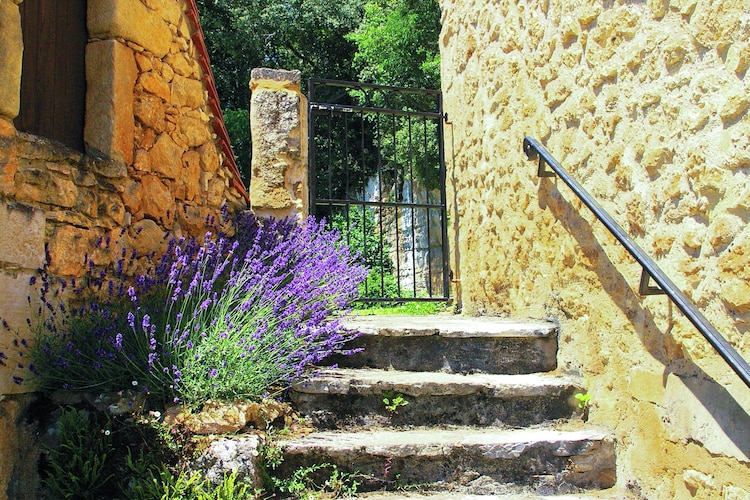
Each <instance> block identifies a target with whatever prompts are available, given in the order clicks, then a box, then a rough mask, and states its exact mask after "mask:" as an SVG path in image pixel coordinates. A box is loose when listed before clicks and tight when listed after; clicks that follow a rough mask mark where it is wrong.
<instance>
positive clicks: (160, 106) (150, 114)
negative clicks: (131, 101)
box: [134, 94, 166, 131]
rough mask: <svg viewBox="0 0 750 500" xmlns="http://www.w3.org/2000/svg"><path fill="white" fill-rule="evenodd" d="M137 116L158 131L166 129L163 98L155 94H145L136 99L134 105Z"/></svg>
mask: <svg viewBox="0 0 750 500" xmlns="http://www.w3.org/2000/svg"><path fill="white" fill-rule="evenodd" d="M134 112H135V117H136V118H138V119H139V120H140V121H141V122H142V123H143V124H144V125H146V126H147V127H151V128H153V129H155V130H156V131H162V130H164V126H165V120H166V118H165V114H164V103H163V101H162V99H159V97H157V96H155V95H150V94H143V95H141V96H139V97H138V98H137V99H136V102H135V107H134Z"/></svg>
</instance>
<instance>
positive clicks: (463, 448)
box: [277, 425, 615, 494]
mask: <svg viewBox="0 0 750 500" xmlns="http://www.w3.org/2000/svg"><path fill="white" fill-rule="evenodd" d="M279 444H280V446H281V449H282V450H283V453H284V461H283V462H282V464H281V465H280V468H279V469H277V470H279V471H280V472H281V473H282V474H283V475H286V476H290V475H291V474H292V473H293V471H295V470H298V469H300V468H301V467H308V466H310V465H312V464H334V465H336V466H337V467H338V468H339V470H340V471H342V472H345V473H351V474H356V475H357V479H358V480H359V481H361V483H360V487H359V490H360V491H367V490H381V489H395V488H398V487H403V486H405V485H419V487H420V488H421V489H422V490H426V489H430V488H432V487H434V488H437V489H445V488H446V485H448V484H461V483H462V482H466V481H467V479H468V480H476V479H478V478H480V477H482V478H485V480H486V481H488V482H492V483H494V484H497V485H498V487H502V485H507V484H509V483H512V484H513V486H514V487H527V488H531V491H535V490H538V489H540V488H542V489H544V490H545V492H546V493H545V494H554V493H556V492H557V490H559V489H561V488H570V487H575V488H610V487H612V486H614V484H615V461H614V459H615V455H614V442H613V439H612V437H611V436H610V434H609V433H608V432H606V431H604V430H602V429H598V428H593V427H588V426H587V427H582V426H581V425H571V426H543V427H539V428H527V429H522V430H498V429H476V428H461V427H459V428H417V429H412V430H368V431H359V432H342V431H324V432H317V433H313V434H310V435H307V436H304V437H301V438H297V439H293V440H288V441H283V440H282V441H280V443H279ZM318 479H319V480H320V481H324V480H325V478H324V477H320V478H318ZM498 491H499V490H498ZM566 491H570V490H566Z"/></svg>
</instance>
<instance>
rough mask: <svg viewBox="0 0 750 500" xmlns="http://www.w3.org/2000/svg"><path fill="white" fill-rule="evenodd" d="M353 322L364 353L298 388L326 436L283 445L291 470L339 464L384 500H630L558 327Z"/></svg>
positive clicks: (285, 467)
mask: <svg viewBox="0 0 750 500" xmlns="http://www.w3.org/2000/svg"><path fill="white" fill-rule="evenodd" d="M347 327H348V328H352V329H357V330H359V331H360V332H362V334H363V335H362V336H361V337H359V338H358V339H356V340H355V341H354V342H353V343H352V345H351V347H353V348H358V347H361V348H363V351H362V352H360V353H358V354H355V355H354V356H350V357H343V356H342V357H334V359H331V360H330V361H331V363H332V364H334V363H335V364H337V365H338V367H330V368H325V369H323V371H322V372H321V373H320V375H319V376H318V377H316V378H315V379H313V380H311V381H309V382H306V383H304V384H300V385H298V386H296V387H294V388H293V390H292V394H291V397H292V401H293V404H294V406H295V408H296V409H297V411H298V412H300V413H301V414H302V415H305V416H307V417H308V418H309V419H310V421H311V422H312V423H313V424H314V426H315V427H316V428H317V429H319V431H318V432H315V433H312V434H309V435H307V436H304V437H300V438H295V439H289V440H287V441H282V443H281V446H282V449H283V450H284V462H283V464H282V470H281V472H282V474H291V473H292V472H293V471H294V470H296V469H298V468H300V467H306V466H310V465H312V464H322V463H328V464H335V465H337V466H338V468H339V469H340V470H342V471H345V472H349V473H357V479H358V481H360V485H359V487H358V491H378V492H379V493H370V494H367V495H366V496H368V497H373V498H376V497H377V498H379V497H383V498H404V497H415V496H425V495H430V496H435V498H474V497H475V496H478V495H479V496H481V495H485V496H486V495H492V496H495V497H497V496H500V497H503V496H506V497H508V498H510V497H512V498H537V497H538V496H540V495H542V496H544V495H561V494H568V495H570V494H573V495H577V496H573V497H567V498H588V497H589V496H595V497H599V498H617V497H618V496H617V495H616V494H615V493H614V492H612V491H611V490H607V488H611V487H612V486H613V485H614V484H615V453H614V440H613V438H612V436H611V434H610V433H609V432H608V431H607V430H606V429H601V428H597V427H594V426H591V425H588V424H585V423H584V422H583V419H582V418H581V411H580V410H579V409H578V408H577V402H576V400H575V397H574V395H575V394H576V393H579V392H585V389H584V388H583V387H581V385H580V382H579V381H577V380H576V379H575V378H572V377H567V376H563V375H559V374H556V373H555V372H554V370H555V369H556V365H557V363H556V352H557V333H558V331H557V327H556V326H555V325H554V324H552V323H547V322H515V321H508V320H503V319H499V318H462V317H456V316H433V317H401V316H391V317H362V318H357V319H353V320H349V322H348V324H347ZM384 399H385V400H387V401H388V403H387V404H386V403H385V402H384ZM386 490H389V491H391V492H389V493H383V492H384V491H386ZM393 490H395V491H393ZM580 495H585V496H580Z"/></svg>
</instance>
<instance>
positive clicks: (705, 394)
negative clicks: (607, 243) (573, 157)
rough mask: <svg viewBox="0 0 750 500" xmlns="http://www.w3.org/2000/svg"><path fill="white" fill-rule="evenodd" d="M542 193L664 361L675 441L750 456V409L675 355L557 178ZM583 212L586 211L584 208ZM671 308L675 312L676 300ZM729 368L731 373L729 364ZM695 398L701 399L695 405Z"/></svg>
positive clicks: (542, 202)
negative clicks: (563, 194)
mask: <svg viewBox="0 0 750 500" xmlns="http://www.w3.org/2000/svg"><path fill="white" fill-rule="evenodd" d="M538 195H539V207H540V208H541V209H543V210H544V209H549V210H550V211H551V212H552V214H553V215H554V216H555V218H556V219H557V220H558V221H560V223H561V224H562V225H563V226H564V227H565V229H566V230H567V231H568V233H569V234H571V235H572V236H573V237H574V238H575V239H576V241H577V242H578V244H579V246H580V247H581V249H582V251H583V253H584V254H585V255H586V256H587V257H588V258H589V259H590V261H591V262H592V266H591V267H590V269H591V270H592V271H593V272H594V273H596V275H597V276H598V278H599V281H600V282H601V285H602V288H603V290H604V291H605V292H606V293H607V294H608V295H609V296H610V297H611V298H612V300H613V301H614V302H615V303H616V304H617V306H618V307H619V308H620V310H621V311H622V312H623V313H624V314H625V315H626V316H627V317H628V319H629V320H630V322H631V324H632V325H633V329H634V330H635V331H636V332H637V334H638V336H639V338H640V340H641V342H642V344H643V347H644V348H645V349H646V350H647V351H648V352H649V353H650V354H651V355H652V356H653V357H654V358H655V359H657V360H658V361H659V362H660V363H662V364H663V365H664V374H663V379H662V387H663V388H664V389H665V395H664V401H663V402H658V403H657V404H658V406H659V407H660V408H661V409H662V411H663V412H664V415H663V420H664V422H665V428H666V431H667V435H669V436H673V439H674V440H675V441H677V440H686V439H690V440H695V441H698V442H701V443H702V444H704V446H705V447H706V448H707V449H708V451H710V452H712V453H715V454H722V455H724V454H726V455H731V456H735V457H736V458H738V459H740V460H744V461H748V460H750V414H748V411H746V410H745V409H744V408H743V407H742V406H741V405H740V404H739V403H738V402H737V401H736V400H735V398H734V397H733V396H732V395H731V394H730V393H729V392H728V391H727V390H726V389H725V388H724V387H723V386H722V385H720V384H719V383H717V382H716V381H715V380H714V379H713V378H711V377H710V376H709V375H708V374H706V373H705V372H704V371H703V370H702V369H701V368H700V367H699V366H698V365H697V364H695V363H694V362H693V361H692V360H690V359H688V358H677V357H674V356H671V355H670V352H673V351H674V350H675V347H677V346H674V340H672V338H671V336H670V335H669V332H668V331H667V332H662V331H661V329H660V328H659V327H658V325H657V324H656V322H655V321H654V317H653V315H652V314H651V312H650V311H649V310H648V309H646V308H645V307H643V305H642V299H641V297H640V296H639V295H637V294H636V293H635V292H634V291H633V290H632V288H631V287H630V286H629V285H628V282H627V280H626V279H625V277H624V276H623V275H622V274H621V273H620V272H619V271H618V270H617V269H616V268H615V266H614V265H613V264H612V262H611V261H610V260H609V258H607V254H606V253H605V251H604V249H603V248H602V246H601V245H600V244H599V243H598V242H597V241H596V239H595V238H593V237H587V235H593V234H594V232H593V231H594V230H593V228H592V226H591V224H590V223H589V222H588V221H587V220H586V219H584V218H583V217H582V216H581V214H580V213H579V211H578V210H577V209H576V208H574V207H573V206H572V205H571V203H570V202H569V201H568V200H566V199H565V198H564V197H563V196H562V195H561V193H560V192H559V190H558V188H557V179H556V178H543V179H541V180H540V184H539V189H538ZM582 210H587V209H586V208H585V207H583V208H582ZM666 300H668V299H666ZM634 304H636V305H634ZM669 307H670V316H671V314H672V311H673V308H672V304H671V302H670V304H669ZM706 342H707V341H706ZM669 343H672V346H670V345H669ZM727 370H730V371H731V368H730V367H729V366H728V365H727ZM691 396H692V397H693V398H695V400H697V402H696V403H693V404H691V401H690V397H691Z"/></svg>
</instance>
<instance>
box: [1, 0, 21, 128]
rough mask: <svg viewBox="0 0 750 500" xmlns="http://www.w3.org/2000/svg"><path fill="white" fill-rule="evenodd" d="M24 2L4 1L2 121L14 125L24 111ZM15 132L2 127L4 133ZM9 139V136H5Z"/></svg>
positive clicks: (2, 10)
mask: <svg viewBox="0 0 750 500" xmlns="http://www.w3.org/2000/svg"><path fill="white" fill-rule="evenodd" d="M20 3H21V0H0V120H2V121H6V122H11V121H12V120H13V118H15V117H16V116H18V113H19V110H20V107H21V65H22V62H23V35H22V33H21V13H20V12H19V10H18V4H20ZM8 129H11V130H15V129H12V128H11V127H10V126H8V125H5V124H2V123H0V133H3V132H5V131H8ZM3 135H7V134H3Z"/></svg>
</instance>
